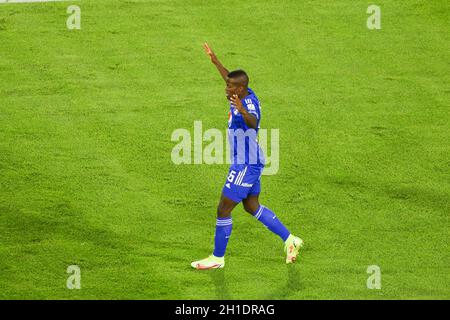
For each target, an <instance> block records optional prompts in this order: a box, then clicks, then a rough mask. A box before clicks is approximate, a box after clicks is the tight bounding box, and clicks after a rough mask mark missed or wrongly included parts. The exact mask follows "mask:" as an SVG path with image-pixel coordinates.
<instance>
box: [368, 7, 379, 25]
mask: <svg viewBox="0 0 450 320" xmlns="http://www.w3.org/2000/svg"><path fill="white" fill-rule="evenodd" d="M367 14H370V16H369V17H368V18H367V29H369V30H380V29H381V9H380V7H379V6H377V5H375V4H372V5H370V6H368V7H367Z"/></svg>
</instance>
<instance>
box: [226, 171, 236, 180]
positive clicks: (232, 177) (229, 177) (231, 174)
mask: <svg viewBox="0 0 450 320" xmlns="http://www.w3.org/2000/svg"><path fill="white" fill-rule="evenodd" d="M235 174H236V171H234V170H231V171H230V174H229V175H228V178H227V180H228V181H229V182H233V180H234V177H235Z"/></svg>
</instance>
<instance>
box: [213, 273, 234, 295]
mask: <svg viewBox="0 0 450 320" xmlns="http://www.w3.org/2000/svg"><path fill="white" fill-rule="evenodd" d="M209 275H210V276H211V279H212V281H213V283H214V286H215V288H216V296H217V299H218V300H230V293H229V292H228V287H227V282H226V280H225V269H215V270H210V272H209Z"/></svg>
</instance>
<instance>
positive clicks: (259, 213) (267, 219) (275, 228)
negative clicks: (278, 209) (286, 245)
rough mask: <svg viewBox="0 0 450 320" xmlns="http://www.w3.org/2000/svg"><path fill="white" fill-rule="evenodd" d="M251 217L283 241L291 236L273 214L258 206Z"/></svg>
mask: <svg viewBox="0 0 450 320" xmlns="http://www.w3.org/2000/svg"><path fill="white" fill-rule="evenodd" d="M253 216H254V217H255V218H256V219H258V220H259V221H261V222H262V223H263V224H264V225H265V226H266V227H267V228H268V229H269V230H270V231H272V232H273V233H275V234H277V235H279V236H280V238H281V239H283V241H286V239H287V238H288V237H289V235H290V234H291V233H290V232H289V231H288V229H286V227H285V226H284V225H283V224H282V223H281V221H280V220H278V218H277V216H276V215H275V213H273V212H272V211H270V210H269V209H268V208H266V207H264V206H259V208H258V210H256V212H255V213H254V214H253Z"/></svg>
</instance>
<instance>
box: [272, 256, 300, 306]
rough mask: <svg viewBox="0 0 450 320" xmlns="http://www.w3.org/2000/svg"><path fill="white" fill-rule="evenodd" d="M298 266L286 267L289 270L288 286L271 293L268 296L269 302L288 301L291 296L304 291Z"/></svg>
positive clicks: (290, 265)
mask: <svg viewBox="0 0 450 320" xmlns="http://www.w3.org/2000/svg"><path fill="white" fill-rule="evenodd" d="M298 268H299V266H298V264H289V265H286V269H287V279H286V284H285V285H284V286H282V287H280V288H278V289H277V290H275V291H273V292H272V293H269V294H268V296H267V298H266V299H267V300H275V299H281V300H283V299H286V298H288V297H289V296H290V295H293V294H295V293H296V292H298V291H300V290H301V289H302V285H301V281H300V273H299V269H298Z"/></svg>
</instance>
